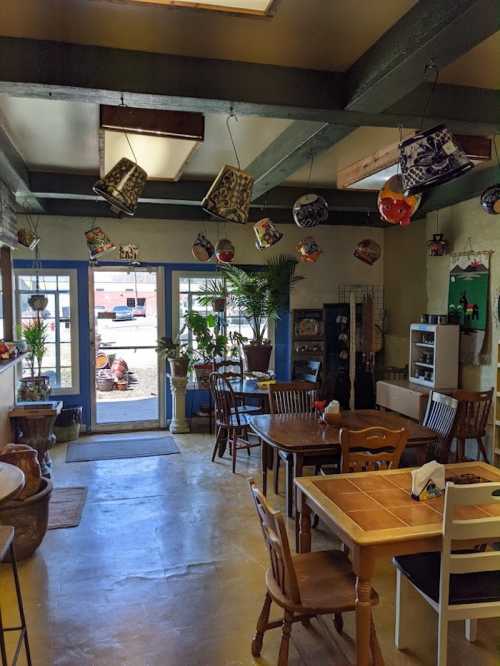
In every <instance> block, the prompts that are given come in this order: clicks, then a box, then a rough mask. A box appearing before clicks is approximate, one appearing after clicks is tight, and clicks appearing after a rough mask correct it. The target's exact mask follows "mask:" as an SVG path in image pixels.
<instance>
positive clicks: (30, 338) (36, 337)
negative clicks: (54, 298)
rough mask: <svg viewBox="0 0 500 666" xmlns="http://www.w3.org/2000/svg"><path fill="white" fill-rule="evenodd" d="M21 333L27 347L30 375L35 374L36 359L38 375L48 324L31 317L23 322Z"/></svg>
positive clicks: (43, 353)
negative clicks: (26, 321)
mask: <svg viewBox="0 0 500 666" xmlns="http://www.w3.org/2000/svg"><path fill="white" fill-rule="evenodd" d="M21 333H22V337H23V338H24V340H26V342H27V344H28V348H29V354H30V364H31V376H32V377H34V376H35V361H36V364H37V369H38V376H39V377H40V375H41V374H42V361H43V357H44V356H45V353H46V351H47V339H48V326H47V324H46V323H45V322H44V321H43V320H42V319H39V318H37V319H33V320H31V321H29V322H28V323H26V324H23V326H22V330H21Z"/></svg>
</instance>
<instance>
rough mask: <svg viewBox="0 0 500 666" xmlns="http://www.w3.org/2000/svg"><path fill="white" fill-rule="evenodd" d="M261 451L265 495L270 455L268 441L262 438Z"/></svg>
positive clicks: (265, 492)
mask: <svg viewBox="0 0 500 666" xmlns="http://www.w3.org/2000/svg"><path fill="white" fill-rule="evenodd" d="M260 442H261V443H260V452H261V456H262V458H261V461H262V462H261V465H262V493H263V494H264V497H266V496H267V458H268V455H269V451H268V448H269V447H268V445H267V444H266V442H265V441H264V440H263V439H261V440H260Z"/></svg>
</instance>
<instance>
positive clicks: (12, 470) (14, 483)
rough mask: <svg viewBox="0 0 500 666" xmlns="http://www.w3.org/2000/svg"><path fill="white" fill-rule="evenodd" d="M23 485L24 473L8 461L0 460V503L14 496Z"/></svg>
mask: <svg viewBox="0 0 500 666" xmlns="http://www.w3.org/2000/svg"><path fill="white" fill-rule="evenodd" d="M23 486H24V473H23V472H22V471H21V470H20V469H19V467H15V466H14V465H9V464H8V463H2V462H0V504H2V502H6V501H7V500H9V499H10V498H11V497H14V496H15V495H16V494H17V493H18V492H19V491H20V490H22V488H23Z"/></svg>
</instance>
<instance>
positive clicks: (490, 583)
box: [393, 483, 500, 666]
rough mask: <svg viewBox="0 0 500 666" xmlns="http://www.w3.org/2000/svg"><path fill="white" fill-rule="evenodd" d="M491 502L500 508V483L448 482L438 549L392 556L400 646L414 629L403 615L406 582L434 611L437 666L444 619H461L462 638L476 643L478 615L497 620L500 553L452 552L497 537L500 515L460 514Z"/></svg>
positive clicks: (443, 650) (442, 661) (442, 654)
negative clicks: (478, 515)
mask: <svg viewBox="0 0 500 666" xmlns="http://www.w3.org/2000/svg"><path fill="white" fill-rule="evenodd" d="M493 503H496V504H497V506H498V508H499V509H500V483H478V484H471V485H469V486H467V485H464V486H460V485H455V484H453V483H449V484H448V485H447V486H446V497H445V504H444V514H443V547H442V551H441V552H440V553H439V552H436V553H420V554H419V555H404V556H399V557H395V558H394V560H393V562H394V564H395V566H396V568H397V569H396V571H397V580H396V631H395V643H396V647H397V648H398V649H402V648H404V647H405V645H406V637H407V635H408V633H412V632H414V625H415V623H414V622H413V623H412V622H411V619H410V626H408V625H407V623H406V620H405V618H404V617H403V616H404V614H405V611H406V607H408V606H410V608H411V606H412V604H411V601H410V600H409V599H407V596H408V587H409V586H408V583H411V586H412V587H413V588H414V589H415V590H417V592H419V594H421V595H422V597H423V598H424V599H425V600H426V601H427V603H428V604H429V605H430V606H431V607H432V608H433V609H434V610H435V611H436V613H437V614H438V617H439V628H438V656H437V662H436V664H437V666H446V664H447V660H446V655H447V644H448V622H451V621H453V620H465V635H466V638H467V640H469V641H475V640H476V630H477V619H478V618H487V617H499V618H500V553H499V552H496V551H485V552H478V551H471V550H460V551H456V548H457V544H459V542H460V541H464V542H466V541H467V540H468V539H474V540H481V539H483V538H484V539H485V541H488V540H491V538H492V537H500V513H498V516H497V517H495V518H491V517H484V518H478V517H477V513H476V512H477V509H476V511H473V512H471V514H470V517H469V518H466V517H465V516H466V514H465V515H464V512H465V511H467V509H466V508H464V507H477V506H478V505H481V504H483V505H484V504H489V505H491V504H493ZM457 509H458V510H460V512H459V511H457ZM452 542H453V551H452ZM464 546H465V543H464ZM466 547H467V546H466ZM410 614H411V610H410Z"/></svg>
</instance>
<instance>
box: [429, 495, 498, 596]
mask: <svg viewBox="0 0 500 666" xmlns="http://www.w3.org/2000/svg"><path fill="white" fill-rule="evenodd" d="M481 505H490V506H491V505H496V511H495V513H496V515H495V516H494V517H490V516H487V515H485V517H484V518H478V517H477V510H476V511H473V512H471V514H470V516H471V517H470V518H466V517H465V516H466V514H465V513H464V511H463V509H462V507H480V506H481ZM460 509H462V511H461V510H460ZM492 538H498V539H499V540H500V483H473V484H470V485H456V484H454V483H448V484H447V485H446V495H445V501H444V514H443V548H442V552H441V580H440V592H439V599H440V603H441V602H442V601H443V600H446V603H447V602H448V599H449V585H450V574H465V573H478V572H481V571H499V570H500V552H498V551H482V552H479V551H474V550H472V551H471V550H459V551H458V552H457V546H458V547H459V542H460V541H464V542H467V541H468V540H474V541H476V540H477V541H478V542H479V543H481V540H482V539H484V542H483V543H487V542H488V540H491V539H492ZM452 546H453V550H452ZM474 605H475V606H476V605H477V604H476V603H475V604H474Z"/></svg>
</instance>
